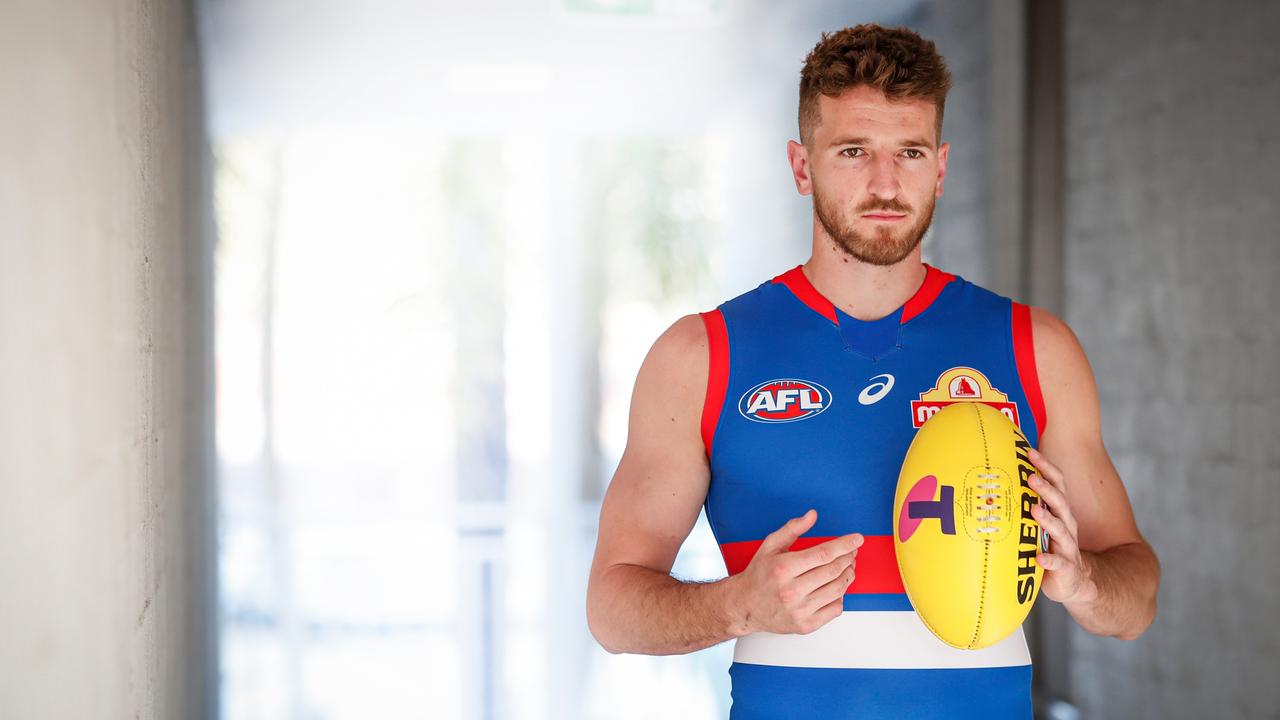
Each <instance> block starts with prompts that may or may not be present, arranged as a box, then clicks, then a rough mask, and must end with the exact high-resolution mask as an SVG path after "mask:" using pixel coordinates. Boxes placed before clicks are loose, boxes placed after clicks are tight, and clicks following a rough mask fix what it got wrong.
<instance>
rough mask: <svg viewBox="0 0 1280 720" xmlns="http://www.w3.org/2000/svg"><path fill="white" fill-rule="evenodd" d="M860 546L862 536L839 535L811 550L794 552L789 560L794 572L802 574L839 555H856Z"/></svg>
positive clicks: (855, 534) (854, 534) (856, 534)
mask: <svg viewBox="0 0 1280 720" xmlns="http://www.w3.org/2000/svg"><path fill="white" fill-rule="evenodd" d="M861 546H862V535H860V534H858V533H853V534H850V535H841V536H840V537H835V538H831V539H830V540H827V541H826V542H821V543H818V544H817V545H814V546H813V547H811V548H806V549H804V550H796V551H795V552H793V553H791V560H792V562H794V563H795V565H794V567H795V568H796V572H797V573H802V572H805V571H808V570H810V569H811V568H816V567H818V566H819V565H825V564H827V563H829V562H831V561H832V560H835V559H836V558H838V557H840V556H841V555H848V554H850V553H856V552H857V550H858V548H859V547H861Z"/></svg>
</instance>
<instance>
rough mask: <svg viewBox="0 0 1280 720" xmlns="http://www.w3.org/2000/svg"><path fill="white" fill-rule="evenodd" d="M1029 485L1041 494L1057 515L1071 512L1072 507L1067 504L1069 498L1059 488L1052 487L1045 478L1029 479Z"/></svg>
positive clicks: (1035, 476)
mask: <svg viewBox="0 0 1280 720" xmlns="http://www.w3.org/2000/svg"><path fill="white" fill-rule="evenodd" d="M1027 484H1028V485H1030V486H1031V489H1032V490H1035V491H1036V492H1037V493H1040V497H1041V498H1043V499H1044V501H1045V503H1047V504H1048V505H1049V507H1050V508H1052V509H1053V511H1054V512H1055V513H1058V514H1059V515H1061V514H1064V513H1069V512H1071V506H1070V505H1069V504H1068V503H1067V496H1066V495H1064V494H1063V493H1062V491H1060V490H1058V488H1056V487H1054V486H1053V485H1050V484H1049V483H1048V481H1046V480H1045V479H1044V478H1042V477H1040V476H1039V475H1032V476H1031V477H1029V478H1027Z"/></svg>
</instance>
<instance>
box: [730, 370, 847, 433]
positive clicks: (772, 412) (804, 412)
mask: <svg viewBox="0 0 1280 720" xmlns="http://www.w3.org/2000/svg"><path fill="white" fill-rule="evenodd" d="M831 400H832V398H831V391H830V390H827V389H826V388H824V387H822V386H821V385H819V384H818V383H814V382H809V381H808V380H794V379H787V380H770V381H768V382H763V383H760V384H759V385H757V386H755V387H753V388H751V389H750V390H748V391H747V392H746V393H744V394H743V396H742V399H740V400H738V412H739V413H741V414H742V417H744V418H746V419H748V420H754V421H756V422H765V423H780V422H792V421H793V420H804V419H805V418H811V417H813V416H814V415H817V414H818V413H820V412H822V411H823V410H826V409H827V408H829V407H831Z"/></svg>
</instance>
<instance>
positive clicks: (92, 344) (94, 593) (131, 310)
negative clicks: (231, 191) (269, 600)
mask: <svg viewBox="0 0 1280 720" xmlns="http://www.w3.org/2000/svg"><path fill="white" fill-rule="evenodd" d="M198 69H199V62H198V60H197V54H196V44H195V32H194V21H193V16H192V11H191V9H190V7H188V5H187V4H186V3H183V2H179V1H176V0H175V1H167V0H99V1H95V2H89V3H85V2H71V1H70V0H56V1H55V0H17V1H16V2H13V1H10V2H5V3H0V107H2V108H3V110H0V717H4V718H89V717H99V718H200V717H211V716H213V714H214V713H215V712H216V703H215V697H216V692H215V681H216V671H217V668H216V661H215V659H216V656H215V654H214V649H215V648H216V643H215V642H214V638H215V636H214V634H213V631H212V620H213V618H214V614H215V606H214V599H215V598H214V592H213V588H214V583H213V562H212V552H213V548H214V543H213V525H212V520H213V515H212V512H213V507H214V502H213V493H212V474H211V462H210V460H211V452H212V429H211V428H212V424H211V422H210V419H211V413H212V394H211V383H210V377H211V373H210V370H211V367H210V365H211V361H210V360H209V358H210V357H211V352H210V341H209V338H210V327H211V326H210V307H211V303H210V293H209V287H210V284H209V278H210V274H211V252H210V251H211V248H210V244H209V242H210V241H209V238H210V237H211V235H210V234H209V233H208V232H207V228H208V213H207V207H206V206H207V203H206V202H205V201H204V200H203V199H202V198H204V197H205V196H206V195H207V192H206V191H207V188H206V187H205V186H204V182H205V181H204V177H205V172H204V169H205V161H204V158H205V155H206V153H205V149H204V134H203V130H202V128H203V120H202V108H201V105H202V103H201V101H200V97H201V92H200V87H201V84H200V78H199V74H198Z"/></svg>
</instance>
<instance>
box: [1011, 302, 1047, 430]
mask: <svg viewBox="0 0 1280 720" xmlns="http://www.w3.org/2000/svg"><path fill="white" fill-rule="evenodd" d="M1013 359H1014V364H1016V365H1017V366H1018V379H1019V380H1021V381H1022V391H1023V392H1024V393H1026V395H1027V404H1028V405H1030V406H1031V414H1032V415H1033V416H1034V417H1035V419H1036V434H1037V435H1040V436H1042V437H1043V436H1044V426H1045V410H1044V396H1043V395H1041V393H1040V376H1039V374H1037V373H1036V348H1035V344H1034V342H1033V340H1032V337H1031V308H1030V307H1028V306H1026V305H1023V304H1022V303H1019V302H1015V303H1013Z"/></svg>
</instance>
